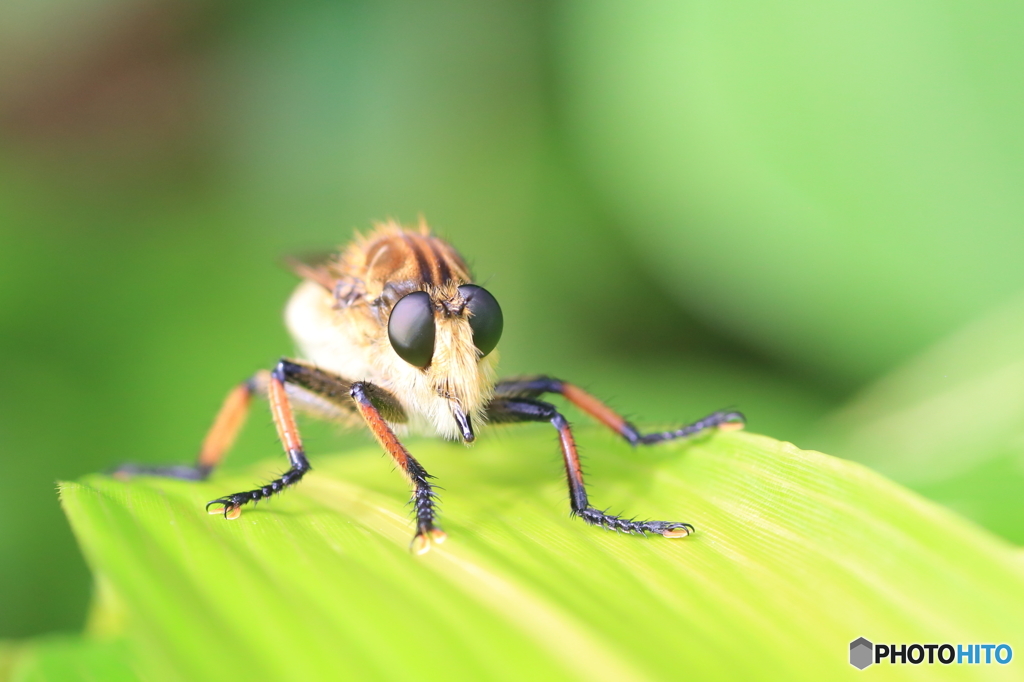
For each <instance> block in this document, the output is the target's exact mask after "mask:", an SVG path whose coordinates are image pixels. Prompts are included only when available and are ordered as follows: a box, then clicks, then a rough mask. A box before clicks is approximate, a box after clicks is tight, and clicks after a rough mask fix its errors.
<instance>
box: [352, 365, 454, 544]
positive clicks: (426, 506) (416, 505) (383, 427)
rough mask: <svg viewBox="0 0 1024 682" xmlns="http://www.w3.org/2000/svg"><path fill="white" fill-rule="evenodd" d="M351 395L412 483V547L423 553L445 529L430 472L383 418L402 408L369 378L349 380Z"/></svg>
mask: <svg viewBox="0 0 1024 682" xmlns="http://www.w3.org/2000/svg"><path fill="white" fill-rule="evenodd" d="M351 395H352V400H354V401H355V404H356V408H357V409H358V410H359V413H360V414H361V415H362V416H363V419H365V420H366V425H367V426H369V427H370V431H371V432H373V435H374V437H375V438H376V439H377V441H378V442H379V443H380V444H381V447H383V448H384V449H385V450H386V451H387V453H388V454H389V455H391V458H392V459H393V460H395V464H397V465H398V466H399V467H400V468H401V469H402V473H404V474H405V476H406V478H408V479H409V482H410V483H411V484H412V487H413V493H412V504H413V509H414V511H415V514H416V535H415V536H413V540H412V550H413V552H415V553H416V554H423V553H424V552H427V551H428V550H429V549H430V547H431V545H433V544H440V543H442V542H444V540H445V537H446V535H445V533H444V531H443V530H441V529H440V528H439V527H437V526H436V525H435V524H434V521H435V519H436V518H437V510H436V508H435V500H436V498H437V493H436V492H434V488H433V486H432V485H431V484H430V479H431V478H433V476H431V475H430V474H428V473H427V471H426V469H424V468H423V466H422V465H421V464H420V463H419V462H417V461H416V459H415V458H414V457H413V456H412V455H410V454H409V451H408V450H406V449H405V446H404V445H402V443H401V442H400V441H399V440H398V437H397V436H395V433H394V431H392V430H391V427H390V426H388V423H387V421H385V415H386V414H387V413H388V412H389V411H393V410H394V409H395V408H396V407H397V408H398V409H401V408H400V407H399V406H398V405H397V403H396V401H395V400H394V398H392V397H391V396H390V394H388V393H387V392H385V391H384V390H383V389H381V388H380V387H378V386H375V385H373V384H371V383H369V382H366V381H357V382H356V383H354V384H352V389H351Z"/></svg>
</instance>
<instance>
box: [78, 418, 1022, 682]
mask: <svg viewBox="0 0 1024 682" xmlns="http://www.w3.org/2000/svg"><path fill="white" fill-rule="evenodd" d="M578 440H579V441H580V443H581V444H582V447H583V452H584V453H586V454H587V455H588V457H587V459H586V463H587V464H588V476H589V481H590V483H591V488H592V497H593V500H594V502H595V503H596V504H598V505H601V506H606V505H608V506H611V507H612V508H613V509H614V510H619V509H627V510H628V511H629V512H630V513H635V514H638V515H642V516H650V517H655V518H669V519H676V518H678V519H680V520H688V521H690V522H692V523H693V524H695V525H696V527H697V529H698V531H697V533H696V535H694V536H692V537H689V538H685V539H681V540H666V539H663V538H660V537H653V538H646V539H645V538H639V537H625V536H620V535H615V534H612V533H608V532H603V531H599V530H596V529H592V528H587V527H585V526H584V525H583V524H581V523H580V522H579V521H577V520H572V519H569V518H568V517H567V514H566V511H567V509H566V506H567V505H566V499H565V498H566V495H565V491H564V488H563V484H562V482H561V481H560V480H559V478H560V477H559V469H560V465H559V463H558V460H557V456H556V455H555V445H554V443H553V437H552V435H551V434H549V433H547V432H546V431H545V430H544V429H542V428H540V426H538V427H536V428H535V429H533V430H526V431H525V432H520V433H519V434H517V435H513V434H508V435H506V436H505V437H498V438H494V439H485V440H484V441H483V442H480V443H478V444H477V445H476V446H474V448H473V449H472V450H467V449H465V448H463V447H461V446H458V445H454V444H445V443H440V442H436V441H411V443H410V444H411V446H412V449H413V450H414V452H415V453H416V454H417V456H418V457H419V458H420V460H421V461H423V462H424V463H425V464H426V466H427V467H428V469H429V470H430V471H431V472H432V473H433V474H435V475H436V476H437V480H438V483H439V484H440V485H442V486H444V491H443V498H442V499H443V504H444V507H443V511H444V514H443V520H442V522H443V525H444V527H445V529H446V530H447V531H448V533H449V540H448V542H447V543H445V544H444V545H442V546H440V547H438V548H436V549H435V550H433V551H432V552H430V553H429V554H427V555H426V556H422V557H416V556H413V555H411V554H410V553H409V551H408V549H407V547H408V542H409V539H410V534H411V527H410V520H409V518H408V513H407V512H408V510H407V509H406V508H405V507H404V506H403V505H404V502H405V501H406V499H407V491H406V490H405V485H404V483H403V482H402V481H401V480H400V477H399V476H398V474H397V473H394V472H391V471H389V470H390V469H391V465H390V463H389V462H386V461H382V458H381V455H380V453H379V452H378V451H376V450H365V451H357V452H353V453H350V454H348V455H346V456H338V457H321V458H318V459H317V460H316V461H315V462H314V466H315V467H316V469H315V470H314V472H313V473H312V474H310V475H309V477H308V478H307V479H306V480H304V481H303V482H302V484H301V485H300V486H298V487H296V488H295V489H294V490H292V491H289V492H288V493H287V494H285V495H283V496H282V497H281V498H280V499H278V500H275V501H273V502H271V503H270V504H265V505H261V506H260V507H258V508H257V509H254V510H252V509H249V510H246V511H245V512H244V513H243V514H242V516H241V518H240V520H238V521H235V522H228V521H225V520H223V519H221V518H217V517H210V516H207V515H206V514H205V513H204V511H203V503H204V502H206V501H207V500H209V499H212V498H214V497H216V496H219V495H221V494H223V493H225V492H230V491H234V490H237V489H242V488H247V487H250V486H251V485H252V484H253V483H255V482H257V481H260V480H263V479H265V478H266V477H267V476H269V475H271V474H272V472H274V471H275V470H277V469H278V468H279V466H275V464H273V463H268V464H265V465H263V466H260V467H259V468H258V469H257V470H254V471H252V472H250V473H248V474H247V475H245V476H232V477H221V476H216V477H215V480H214V481H213V482H207V483H203V484H189V483H186V482H180V481H166V480H154V479H139V480H136V481H133V482H130V483H123V482H119V481H115V480H113V479H110V478H106V477H102V476H91V477H87V478H85V479H83V480H82V481H81V482H78V483H65V484H63V485H62V487H61V494H62V500H63V503H64V507H65V509H66V511H67V513H68V516H69V518H70V520H71V524H72V526H73V528H74V531H75V533H76V535H77V536H78V538H79V541H80V542H81V545H82V547H83V550H84V552H85V554H86V557H87V560H88V562H89V563H90V565H91V567H92V568H93V570H94V571H95V572H96V573H97V574H98V575H100V576H102V577H103V581H104V584H106V585H107V586H108V587H109V589H110V590H111V591H112V592H113V593H116V595H117V598H118V599H117V601H118V602H119V603H120V604H121V605H122V606H126V607H127V609H128V612H127V614H126V618H127V620H126V621H125V625H124V631H125V633H126V636H127V637H128V638H129V639H130V641H131V643H132V644H133V646H134V654H135V656H136V658H135V661H134V663H135V664H137V665H138V666H139V667H140V671H141V672H142V673H143V674H144V676H145V679H152V680H163V679H168V680H213V679H224V678H225V677H226V676H230V677H231V678H232V679H273V680H314V679H412V678H415V679H448V680H450V679H499V680H500V679H507V680H523V679H556V678H557V679H562V680H565V679H579V680H583V679H586V680H615V681H616V682H621V681H623V680H660V679H665V680H667V679H681V678H694V679H787V680H820V679H822V678H823V677H825V678H828V679H851V680H852V679H859V678H857V675H862V674H863V673H860V672H859V671H857V670H855V669H854V668H852V667H851V666H850V665H849V663H848V661H847V659H848V653H849V642H850V641H851V640H853V639H856V638H857V637H858V636H865V637H868V638H869V639H872V640H873V641H876V642H879V641H880V642H914V641H919V642H1017V641H1020V640H1021V638H1022V637H1024V623H1022V621H1021V619H1020V613H1022V612H1024V575H1022V572H1021V570H1020V565H1019V563H1018V562H1017V561H1016V559H1015V552H1014V549H1013V548H1012V547H1010V546H1009V545H1007V544H1006V543H1005V542H1003V541H1002V540H999V539H997V538H995V537H993V536H991V535H989V534H988V533H986V532H984V531H981V530H979V529H978V528H976V527H974V526H973V525H972V524H970V523H969V522H966V521H964V520H962V519H960V518H959V517H957V516H955V515H953V514H951V513H950V512H948V511H946V510H944V509H943V508H941V507H939V506H937V505H934V504H932V503H930V502H927V501H925V500H923V499H921V498H920V497H918V496H917V495H915V494H913V493H910V492H908V491H906V490H905V489H903V488H901V487H899V486H897V485H895V484H893V483H891V482H889V481H888V480H886V479H884V478H883V477H881V476H880V475H878V474H876V473H874V472H872V471H870V470H868V469H866V468H865V467H862V466H861V465H858V464H855V463H851V462H848V461H843V460H839V459H835V458H832V457H828V456H825V455H821V454H819V453H815V452H807V451H801V450H798V449H797V448H795V447H794V446H792V445H790V444H787V443H782V442H779V441H775V440H772V439H769V438H766V437H762V436H756V435H750V434H743V433H735V434H714V435H712V436H709V437H706V438H703V439H699V440H697V441H693V442H688V443H670V444H665V445H664V446H662V447H657V448H642V449H637V450H630V449H629V448H628V446H625V445H623V444H621V443H619V442H618V441H615V440H613V439H612V437H611V436H610V435H609V434H607V433H604V432H598V431H595V430H590V429H582V430H580V432H579V434H578ZM101 608H102V607H101ZM115 611H116V609H115ZM108 620H110V619H108ZM113 620H114V621H116V620H117V618H114V619H113ZM97 621H99V622H103V621H104V619H103V618H97V619H94V622H97ZM922 667H923V666H922ZM908 672H916V673H918V674H919V675H921V676H922V677H923V676H925V675H926V674H927V672H928V671H925V670H914V671H908V669H907V668H906V667H903V666H892V667H890V666H879V667H878V668H877V669H874V670H872V674H873V675H874V676H878V677H880V678H883V679H896V678H899V679H905V677H906V675H907V674H908ZM942 672H943V674H944V675H946V676H950V677H952V678H956V679H981V678H983V677H986V676H990V675H991V674H992V672H993V671H992V670H991V669H989V667H984V669H983V667H979V666H959V667H957V666H954V667H951V668H947V669H944V670H943V671H942Z"/></svg>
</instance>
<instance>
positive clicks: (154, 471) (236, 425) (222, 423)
mask: <svg viewBox="0 0 1024 682" xmlns="http://www.w3.org/2000/svg"><path fill="white" fill-rule="evenodd" d="M268 377H269V375H268V373H267V372H265V371H264V372H260V373H259V374H257V375H256V376H254V377H253V378H251V379H249V380H248V381H245V382H243V383H241V384H239V385H238V386H236V387H235V388H233V389H232V390H231V392H230V393H228V396H227V398H225V399H224V404H223V405H222V406H221V408H220V412H218V413H217V418H216V419H214V421H213V426H211V427H210V430H209V431H208V432H207V434H206V438H205V439H203V444H202V447H200V448H199V456H198V457H197V458H196V463H195V464H193V465H191V466H188V465H170V466H153V465H147V464H122V465H121V466H119V467H117V469H115V470H114V471H113V475H114V476H117V477H122V478H123V477H129V476H136V475H143V476H164V477H167V478H181V479H184V480H187V481H202V480H205V479H206V478H207V477H208V476H209V475H210V472H211V471H213V469H214V468H215V467H216V466H217V465H218V464H220V462H221V460H222V459H224V455H226V454H227V452H228V450H230V449H231V446H232V445H233V444H234V442H235V438H236V437H237V436H238V432H239V431H241V429H242V425H243V424H245V418H246V416H247V415H248V413H249V405H250V403H251V402H252V398H253V396H254V395H256V394H257V393H261V392H265V391H266V386H267V380H268Z"/></svg>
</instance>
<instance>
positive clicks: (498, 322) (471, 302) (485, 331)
mask: <svg viewBox="0 0 1024 682" xmlns="http://www.w3.org/2000/svg"><path fill="white" fill-rule="evenodd" d="M459 293H460V294H462V297H463V298H464V299H466V307H468V308H469V311H470V312H471V313H472V315H470V316H469V326H470V327H472V328H473V343H475V344H476V347H477V349H479V351H480V353H481V355H487V354H488V353H490V352H491V351H492V350H494V347H495V346H497V345H498V340H499V339H501V330H502V327H504V325H505V318H504V317H502V314H501V306H500V305H498V301H497V300H496V299H495V298H494V297H493V296H491V292H489V291H487V289H484V288H483V287H478V286H477V285H475V284H463V285H462V286H461V287H459Z"/></svg>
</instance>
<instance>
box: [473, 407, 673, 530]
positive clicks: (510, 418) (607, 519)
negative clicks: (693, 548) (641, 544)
mask: <svg viewBox="0 0 1024 682" xmlns="http://www.w3.org/2000/svg"><path fill="white" fill-rule="evenodd" d="M487 416H488V418H489V420H490V421H491V422H492V423H502V422H504V423H514V422H543V421H546V422H550V423H551V425H552V426H554V427H555V428H556V429H557V430H558V439H559V443H560V445H561V447H562V457H563V459H564V461H565V475H566V478H567V479H568V482H569V503H570V505H571V508H572V515H573V516H578V517H580V518H581V519H583V520H584V521H585V522H587V523H588V524H590V525H592V526H601V527H602V528H605V529H607V530H614V531H620V532H622V531H624V532H627V533H640V534H643V535H646V534H647V533H657V534H659V535H662V536H664V537H666V538H681V537H685V536H687V535H689V534H691V533H693V526H691V525H690V524H688V523H681V522H679V521H635V520H633V519H625V518H622V517H620V516H614V515H612V514H606V513H605V512H603V511H601V510H600V509H596V508H594V507H593V506H591V504H590V500H589V498H588V497H587V489H586V486H584V484H583V469H582V468H581V467H580V456H579V453H578V452H577V451H576V441H575V439H574V438H573V436H572V430H571V429H570V428H569V422H568V421H566V419H565V417H563V416H562V415H561V414H560V413H559V412H558V410H556V409H555V406H554V405H551V404H550V403H545V402H542V401H540V400H530V399H526V398H518V399H517V398H495V399H494V400H492V401H491V403H490V405H489V406H488V408H487Z"/></svg>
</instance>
